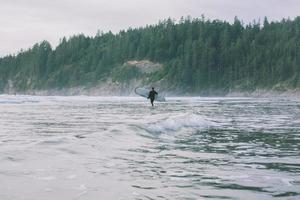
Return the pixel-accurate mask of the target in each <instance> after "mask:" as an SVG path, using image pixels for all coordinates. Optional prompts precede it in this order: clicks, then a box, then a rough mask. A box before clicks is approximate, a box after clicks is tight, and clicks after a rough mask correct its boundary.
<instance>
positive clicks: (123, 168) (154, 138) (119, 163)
mask: <svg viewBox="0 0 300 200" xmlns="http://www.w3.org/2000/svg"><path fill="white" fill-rule="evenodd" d="M149 104H150V103H149V102H147V101H146V100H145V99H143V98H139V97H136V98H135V97H84V96H80V97H33V96H7V95H2V96H0V163H1V164H0V199H1V200H21V199H22V200H44V199H45V200H53V199H57V200H68V199H80V200H94V199H108V200H110V199H112V200H115V199H124V200H125V199H126V200H127V199H130V200H131V199H170V200H173V199H175V200H176V199H178V200H179V199H180V200H181V199H189V200H190V199H251V200H252V199H300V151H299V150H300V100H288V99H253V98H169V99H168V101H167V102H165V103H157V104H156V106H155V107H154V108H151V107H150V105H149Z"/></svg>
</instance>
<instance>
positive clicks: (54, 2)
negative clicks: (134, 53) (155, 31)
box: [0, 0, 300, 57]
mask: <svg viewBox="0 0 300 200" xmlns="http://www.w3.org/2000/svg"><path fill="white" fill-rule="evenodd" d="M201 15H204V16H205V17H206V18H209V19H219V20H225V21H228V22H232V21H233V19H234V17H235V16H237V17H238V18H239V19H240V20H242V21H243V22H244V23H245V24H247V23H250V22H253V20H256V21H258V20H259V19H261V21H262V20H263V18H264V17H265V16H267V17H268V19H269V20H272V21H278V20H281V19H282V18H288V17H289V18H291V19H293V18H294V17H296V16H299V15H300V0H0V57H3V56H5V55H8V54H15V53H17V52H19V51H20V50H21V49H28V48H30V47H31V46H33V45H34V44H35V43H37V42H41V41H43V40H47V41H49V42H50V43H51V45H52V47H56V45H57V44H58V43H59V40H60V39H61V38H62V37H64V36H66V37H69V36H72V35H76V34H80V33H83V34H85V35H89V36H93V35H95V34H96V33H97V31H98V30H100V31H103V32H107V31H109V30H111V31H112V32H114V33H116V32H118V31H119V30H124V29H127V28H129V27H133V28H134V27H141V26H145V25H147V24H156V23H158V21H159V20H163V19H167V18H169V17H170V18H172V19H175V20H179V19H180V17H181V16H191V17H192V18H195V17H201Z"/></svg>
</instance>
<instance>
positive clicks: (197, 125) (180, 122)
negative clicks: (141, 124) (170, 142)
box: [146, 114, 216, 132]
mask: <svg viewBox="0 0 300 200" xmlns="http://www.w3.org/2000/svg"><path fill="white" fill-rule="evenodd" d="M214 126H216V123H215V122H213V121H210V120H208V119H205V118H203V117H202V116H199V115H195V114H184V115H176V116H172V117H168V118H167V119H164V120H162V121H160V122H157V123H154V124H151V125H148V126H147V127H146V130H147V131H150V132H168V131H178V130H180V129H182V128H194V129H197V130H207V129H209V128H211V127H214Z"/></svg>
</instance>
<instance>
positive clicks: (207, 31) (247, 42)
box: [0, 17, 300, 93]
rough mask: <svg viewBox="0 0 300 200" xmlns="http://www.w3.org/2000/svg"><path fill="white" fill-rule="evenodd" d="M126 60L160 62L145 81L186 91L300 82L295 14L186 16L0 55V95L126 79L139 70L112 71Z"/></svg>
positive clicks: (299, 43)
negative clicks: (272, 17) (253, 18)
mask: <svg viewBox="0 0 300 200" xmlns="http://www.w3.org/2000/svg"><path fill="white" fill-rule="evenodd" d="M20 37H22V36H21V35H20ZM130 60H149V61H151V62H155V63H161V64H162V65H163V68H162V69H161V70H160V71H157V72H153V73H151V74H148V75H147V80H145V84H151V82H159V81H162V80H163V83H164V88H165V89H168V90H177V91H182V92H183V93H188V92H190V93H205V92H207V91H223V92H224V93H227V92H231V91H254V90H256V89H266V90H286V89H295V88H300V17H296V18H295V19H282V20H281V21H270V22H269V21H268V19H267V18H265V19H264V20H262V22H252V23H249V24H244V23H243V22H242V21H240V20H239V19H238V18H235V19H234V22H233V23H229V22H226V21H220V20H210V19H206V18H205V17H202V18H193V19H192V18H190V17H186V18H181V19H180V20H178V21H175V20H171V19H167V20H163V21H160V22H159V23H158V24H156V25H147V26H145V27H140V28H129V29H127V30H122V31H120V32H118V33H115V34H114V33H112V32H105V33H104V32H101V31H99V32H98V33H97V34H96V35H95V36H92V37H90V36H85V35H83V34H79V35H74V36H72V37H69V38H62V39H61V40H60V43H59V45H58V46H57V47H55V48H53V47H51V45H50V43H49V42H47V41H42V42H39V43H37V44H35V45H34V46H32V47H31V48H30V49H27V50H22V51H20V52H19V53H17V54H15V55H9V56H5V57H2V58H0V93H5V92H7V88H8V87H13V88H14V90H15V91H17V92H23V91H28V90H48V89H56V88H57V89H59V88H70V87H76V86H95V85H97V84H99V83H101V82H105V81H107V80H108V79H109V78H111V77H117V79H119V80H115V81H119V82H126V81H128V79H134V78H138V77H139V74H138V72H137V73H133V72H134V71H133V72H132V70H131V71H130V70H129V71H128V70H127V71H123V72H120V70H116V69H122V68H120V66H123V64H124V63H126V62H127V61H130ZM116 71H118V73H121V76H115V74H114V73H116Z"/></svg>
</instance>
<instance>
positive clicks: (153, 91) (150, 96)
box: [148, 90, 157, 106]
mask: <svg viewBox="0 0 300 200" xmlns="http://www.w3.org/2000/svg"><path fill="white" fill-rule="evenodd" d="M155 95H157V92H156V91H155V90H151V91H150V92H149V95H148V99H150V101H151V105H152V106H153V102H154V99H155Z"/></svg>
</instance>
